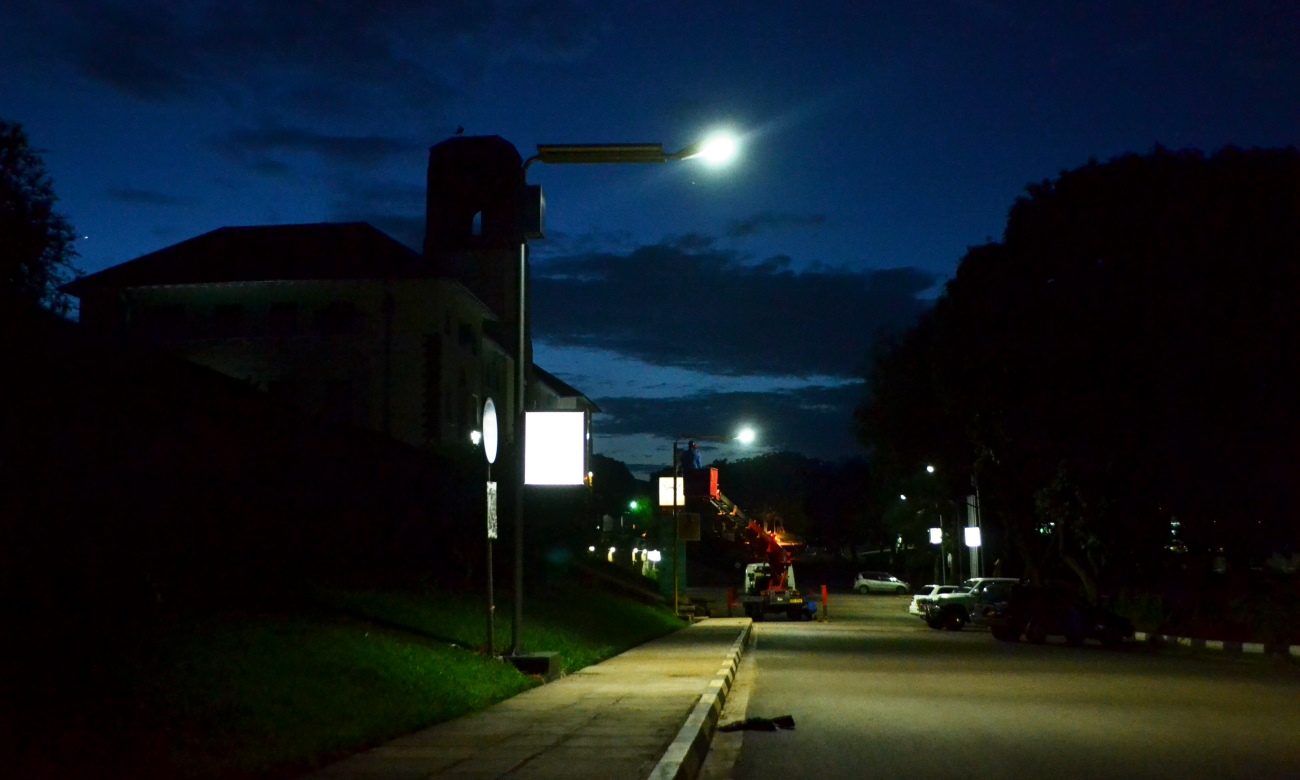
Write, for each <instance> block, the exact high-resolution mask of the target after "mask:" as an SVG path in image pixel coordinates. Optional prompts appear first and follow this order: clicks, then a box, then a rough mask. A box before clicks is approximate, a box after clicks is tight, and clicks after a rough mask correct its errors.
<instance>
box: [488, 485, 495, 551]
mask: <svg viewBox="0 0 1300 780" xmlns="http://www.w3.org/2000/svg"><path fill="white" fill-rule="evenodd" d="M487 538H489V539H495V538H497V483H495V482H489V483H487Z"/></svg>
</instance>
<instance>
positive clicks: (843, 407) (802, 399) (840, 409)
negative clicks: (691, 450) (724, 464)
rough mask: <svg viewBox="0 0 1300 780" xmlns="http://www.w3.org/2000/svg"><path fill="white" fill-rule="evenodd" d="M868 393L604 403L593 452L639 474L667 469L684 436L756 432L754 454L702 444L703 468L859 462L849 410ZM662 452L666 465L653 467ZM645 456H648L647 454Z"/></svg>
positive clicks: (813, 391)
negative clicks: (785, 454) (779, 457)
mask: <svg viewBox="0 0 1300 780" xmlns="http://www.w3.org/2000/svg"><path fill="white" fill-rule="evenodd" d="M865 392H866V389H865V384H864V383H862V382H857V383H852V384H844V385H839V386H834V387H827V386H809V387H804V388H797V389H789V390H782V391H778V392H769V393H745V392H726V393H700V394H696V395H693V396H688V397H679V398H658V399H646V398H629V397H615V398H601V399H599V401H598V402H599V403H600V406H601V409H602V410H603V414H601V415H598V416H597V418H596V419H595V420H594V421H593V429H594V431H595V432H596V440H595V447H596V451H597V452H600V453H601V454H605V455H609V456H610V457H614V458H617V459H619V460H624V461H625V462H627V463H628V464H629V467H631V468H633V470H634V471H638V472H640V473H643V474H644V473H647V472H648V471H650V470H652V469H654V468H662V467H663V466H665V465H667V462H668V451H669V449H670V448H671V446H672V441H673V440H674V439H675V438H677V437H678V436H681V435H683V434H686V435H690V434H721V435H726V434H728V433H730V432H731V431H732V430H735V429H738V428H739V427H740V426H741V425H750V426H753V427H754V428H755V429H756V431H757V433H758V438H757V440H756V441H755V442H754V445H753V449H752V450H749V449H743V448H740V447H738V446H736V445H719V444H713V443H709V442H702V443H701V447H702V448H703V449H704V450H705V457H706V460H712V459H714V458H718V457H727V458H731V459H733V460H734V459H736V458H740V457H748V456H749V455H751V454H758V453H760V452H771V451H776V450H784V451H791V452H800V453H803V454H805V455H808V456H809V457H814V458H821V459H824V460H832V461H833V460H838V459H841V458H846V457H853V456H860V455H861V454H862V450H861V447H860V446H859V445H858V444H857V441H856V439H855V435H854V430H853V410H854V408H855V407H856V406H857V405H858V403H859V402H860V401H861V400H862V397H863V395H864V393H865ZM660 451H662V452H663V462H662V463H658V464H656V463H654V462H653V460H654V457H655V454H657V453H659V452H660ZM647 453H649V454H647Z"/></svg>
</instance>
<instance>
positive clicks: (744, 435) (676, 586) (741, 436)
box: [671, 428, 755, 615]
mask: <svg viewBox="0 0 1300 780" xmlns="http://www.w3.org/2000/svg"><path fill="white" fill-rule="evenodd" d="M754 435H755V434H754V429H753V428H742V429H740V430H739V431H738V432H737V433H736V435H735V436H723V435H721V434H716V433H705V434H698V435H695V436H689V435H686V434H682V435H681V436H678V437H677V438H676V439H674V440H673V459H672V472H671V473H672V480H673V614H674V615H676V614H677V611H678V603H679V600H680V583H681V577H680V576H679V575H678V573H677V572H678V570H679V567H680V564H681V556H680V554H679V553H678V547H679V545H680V543H681V519H680V517H679V515H678V511H677V502H678V496H677V475H678V473H679V472H681V470H682V468H681V463H680V461H679V458H678V456H677V445H678V444H680V443H681V442H682V440H683V439H685V440H688V441H694V440H695V439H699V440H700V441H720V442H729V441H738V442H740V443H741V444H749V443H751V442H753V441H754ZM683 488H685V486H684V485H683Z"/></svg>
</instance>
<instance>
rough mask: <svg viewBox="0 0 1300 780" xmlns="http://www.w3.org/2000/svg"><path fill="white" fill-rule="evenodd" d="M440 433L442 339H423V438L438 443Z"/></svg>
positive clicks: (437, 337) (427, 337)
mask: <svg viewBox="0 0 1300 780" xmlns="http://www.w3.org/2000/svg"><path fill="white" fill-rule="evenodd" d="M441 433H442V338H441V337H440V336H436V335H435V336H425V337H424V438H425V440H426V441H438V439H440V438H441Z"/></svg>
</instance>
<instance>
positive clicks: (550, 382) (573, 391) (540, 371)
mask: <svg viewBox="0 0 1300 780" xmlns="http://www.w3.org/2000/svg"><path fill="white" fill-rule="evenodd" d="M533 378H534V379H536V380H537V381H538V382H541V383H542V384H544V385H546V386H547V387H550V388H551V389H552V390H554V391H555V394H556V395H558V396H559V397H561V398H577V399H578V400H579V401H581V402H582V403H583V404H585V405H586V406H588V407H589V408H590V409H591V411H593V412H599V411H600V407H599V406H597V405H596V402H595V401H593V400H591V399H590V398H588V397H587V396H586V395H584V394H583V393H582V391H581V390H578V389H577V388H575V387H574V386H573V385H570V384H568V383H566V382H565V381H564V380H562V379H560V378H559V377H557V376H556V375H555V374H552V373H551V372H550V371H547V370H546V369H544V368H542V367H541V366H539V365H537V364H536V363H534V364H533Z"/></svg>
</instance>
